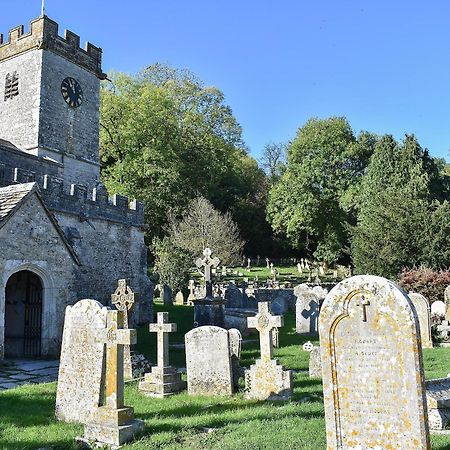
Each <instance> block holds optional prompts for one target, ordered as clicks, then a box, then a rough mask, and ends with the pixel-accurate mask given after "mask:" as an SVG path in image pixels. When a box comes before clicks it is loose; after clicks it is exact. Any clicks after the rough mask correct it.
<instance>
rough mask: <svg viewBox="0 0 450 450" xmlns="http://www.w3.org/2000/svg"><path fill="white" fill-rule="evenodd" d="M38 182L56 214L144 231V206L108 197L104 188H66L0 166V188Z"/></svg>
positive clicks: (43, 177) (48, 179) (33, 174)
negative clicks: (105, 221)
mask: <svg viewBox="0 0 450 450" xmlns="http://www.w3.org/2000/svg"><path fill="white" fill-rule="evenodd" d="M29 182H36V183H37V184H38V185H39V188H40V192H41V195H42V197H43V198H44V200H45V203H46V205H47V206H48V207H49V208H50V209H51V210H52V211H53V212H55V213H56V214H72V215H76V216H78V217H79V220H80V221H81V222H84V221H95V220H107V221H111V222H116V223H117V222H118V223H123V224H126V225H132V226H135V227H144V205H143V204H142V203H141V202H138V201H136V200H132V201H129V199H128V197H124V196H122V195H119V194H115V195H113V196H112V197H109V195H108V192H107V191H106V188H105V186H104V185H103V184H98V185H97V186H96V187H95V188H93V189H92V190H88V189H87V187H86V186H84V185H81V184H71V185H70V186H66V185H65V184H64V183H63V180H62V179H61V178H58V177H55V176H51V175H40V174H37V173H36V172H32V171H28V170H23V169H20V168H11V167H8V166H6V165H4V164H1V163H0V186H8V185H10V184H18V183H29Z"/></svg>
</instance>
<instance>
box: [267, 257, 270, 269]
mask: <svg viewBox="0 0 450 450" xmlns="http://www.w3.org/2000/svg"><path fill="white" fill-rule="evenodd" d="M269 263H270V259H269V258H266V267H267V268H268V269H270V264H269Z"/></svg>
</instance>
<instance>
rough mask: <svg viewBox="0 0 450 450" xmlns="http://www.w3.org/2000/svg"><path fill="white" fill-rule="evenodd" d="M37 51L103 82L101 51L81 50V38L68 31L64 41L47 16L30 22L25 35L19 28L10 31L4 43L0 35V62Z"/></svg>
mask: <svg viewBox="0 0 450 450" xmlns="http://www.w3.org/2000/svg"><path fill="white" fill-rule="evenodd" d="M37 49H44V50H50V51H52V52H54V53H56V54H58V55H60V56H62V57H64V58H67V59H69V60H70V61H72V62H74V63H76V64H78V65H79V66H81V67H84V68H85V69H87V70H89V71H91V72H94V73H95V74H96V75H97V77H98V78H100V79H101V80H103V79H105V78H106V75H105V74H104V73H103V72H102V49H101V48H99V47H96V46H95V45H92V44H91V43H90V42H87V43H86V46H85V48H84V49H83V48H81V47H80V37H79V36H77V35H76V34H75V33H72V32H71V31H69V30H66V31H65V33H64V37H61V36H59V35H58V24H57V23H56V22H55V21H53V20H51V19H49V18H48V17H47V16H41V17H38V18H37V19H34V20H32V21H31V23H30V31H29V32H28V33H24V27H23V25H19V26H18V27H16V28H13V29H12V30H10V31H9V33H8V40H7V41H4V39H3V35H2V34H0V61H3V60H5V59H9V58H12V57H14V56H17V55H20V54H22V53H25V52H27V51H30V50H37Z"/></svg>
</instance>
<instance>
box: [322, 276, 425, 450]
mask: <svg viewBox="0 0 450 450" xmlns="http://www.w3.org/2000/svg"><path fill="white" fill-rule="evenodd" d="M418 326H419V325H418V319H417V316H416V314H415V311H414V308H413V306H412V303H411V301H410V299H409V298H408V297H407V296H406V294H404V292H403V291H401V290H400V289H399V288H397V287H396V286H395V285H394V284H393V283H391V282H390V281H388V280H385V279H384V278H380V277H375V276H369V275H365V276H355V277H353V278H349V279H346V280H344V281H342V282H341V283H339V284H338V285H337V286H335V287H334V288H333V289H332V290H331V291H330V293H329V294H328V296H327V297H326V299H325V302H324V304H323V305H322V309H321V312H320V318H319V335H320V347H321V357H322V373H323V391H324V404H325V419H326V420H325V422H326V431H327V449H329V450H333V449H336V450H337V449H355V450H356V449H369V448H372V449H375V448H378V449H388V448H392V449H398V448H401V449H403V450H407V449H408V450H428V449H430V438H429V430H428V422H427V410H426V400H425V384H424V372H423V363H422V355H421V345H420V341H419V332H418ZM399 446H400V447H399Z"/></svg>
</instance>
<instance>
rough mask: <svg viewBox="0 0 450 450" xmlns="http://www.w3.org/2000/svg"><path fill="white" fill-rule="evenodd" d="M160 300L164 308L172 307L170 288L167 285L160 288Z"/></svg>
mask: <svg viewBox="0 0 450 450" xmlns="http://www.w3.org/2000/svg"><path fill="white" fill-rule="evenodd" d="M162 298H163V304H164V306H172V305H173V292H172V289H171V288H170V286H168V285H167V284H165V285H163V288H162Z"/></svg>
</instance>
